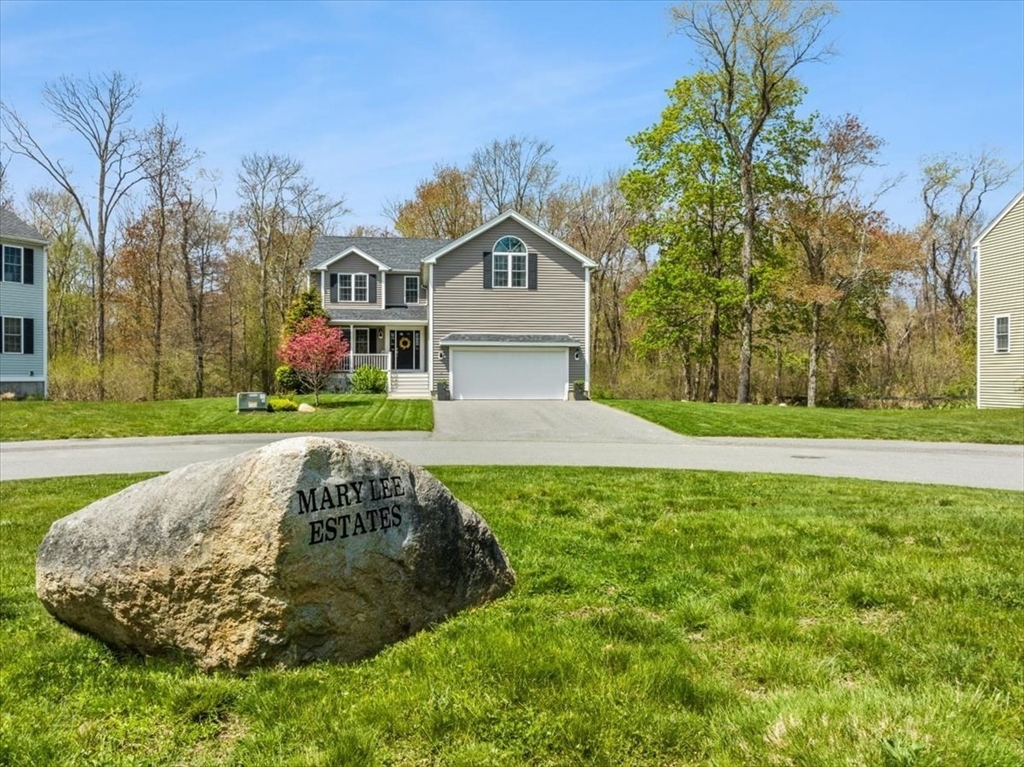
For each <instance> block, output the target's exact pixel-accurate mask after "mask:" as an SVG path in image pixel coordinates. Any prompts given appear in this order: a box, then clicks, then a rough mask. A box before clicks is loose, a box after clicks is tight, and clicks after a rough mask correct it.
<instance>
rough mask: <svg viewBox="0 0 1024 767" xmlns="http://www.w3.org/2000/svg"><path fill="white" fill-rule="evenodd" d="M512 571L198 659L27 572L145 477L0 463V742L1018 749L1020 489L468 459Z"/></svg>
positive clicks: (85, 761)
mask: <svg viewBox="0 0 1024 767" xmlns="http://www.w3.org/2000/svg"><path fill="white" fill-rule="evenodd" d="M435 474H436V475H437V476H438V477H439V478H440V479H442V481H444V482H445V483H446V484H447V485H448V486H449V487H450V488H451V489H452V490H453V492H454V493H455V494H456V495H457V496H458V497H460V498H462V499H464V500H465V501H466V502H468V503H469V504H471V505H472V506H474V507H475V508H476V509H477V510H478V511H480V512H481V513H482V514H483V515H484V517H485V518H486V519H487V520H488V521H489V523H490V524H491V526H492V528H493V529H494V530H495V532H496V534H497V535H498V537H499V540H500V541H501V543H502V545H503V547H504V548H505V550H506V552H507V553H508V555H509V557H510V559H511V561H512V563H513V565H514V566H515V568H516V569H517V572H518V578H519V582H518V585H517V586H516V588H515V589H514V590H513V592H512V593H511V594H509V595H508V596H506V597H505V598H503V599H501V600H499V601H497V602H494V603H492V604H490V605H487V606H485V607H482V608H479V609H475V610H471V611H468V612H465V613H462V614H460V615H458V616H456V617H454V618H453V619H451V620H449V621H447V622H446V623H443V624H441V625H439V626H437V627H436V628H434V629H433V630H431V631H428V632H423V633H420V634H418V635H416V636H414V637H412V638H410V639H408V640H406V641H404V642H402V643H399V644H397V645H394V646H392V647H390V648H389V649H387V650H385V651H384V652H382V653H380V654H379V655H377V656H375V657H373V658H370V659H367V660H365V661H363V662H360V663H357V664H354V665H349V666H341V665H331V664H318V665H315V666H312V667H307V668H303V669H298V670H288V671H285V670H267V671H261V672H258V673H254V674H252V675H250V676H248V677H245V678H236V677H231V676H227V675H212V676H205V675H203V674H200V673H198V672H196V671H194V670H192V669H191V668H190V667H189V666H187V665H185V664H181V663H174V662H170V661H166V660H147V659H141V658H137V657H133V656H127V657H119V656H118V655H116V654H115V653H113V652H111V651H110V650H108V649H107V648H106V647H104V646H103V645H101V644H100V643H98V642H96V641H94V640H92V639H90V638H87V637H84V636H80V635H77V634H75V633H74V632H72V631H71V630H69V629H68V628H66V627H64V626H62V625H60V624H58V623H57V622H56V621H55V620H54V619H53V618H51V617H50V616H49V615H48V614H47V613H46V612H45V610H44V609H43V608H42V606H41V605H40V604H39V602H38V601H37V600H36V598H35V596H34V577H33V564H34V556H35V550H36V547H37V545H38V543H39V541H40V539H41V537H42V536H43V534H44V533H45V531H46V529H47V527H48V525H49V523H50V522H51V521H52V520H53V519H55V518H57V517H60V516H62V515H64V514H66V513H69V512H71V511H73V510H75V509H77V508H79V507H80V506H82V505H84V504H86V503H87V502H89V501H91V500H92V499H94V498H97V497H100V496H103V495H105V494H107V493H110V492H113V491H114V490H116V489H119V488H121V487H123V486H125V485H127V484H129V483H131V482H132V481H134V480H135V479H137V477H125V476H119V477H104V478H74V479H54V480H31V481H23V482H4V483H0V493H2V495H3V497H2V504H0V525H2V527H0V529H2V531H3V534H2V536H0V541H2V551H0V554H2V556H0V568H2V570H0V576H2V577H0V584H2V586H0V588H2V592H0V595H2V598H3V601H2V603H0V636H2V640H0V641H2V646H3V663H2V664H0V763H2V764H10V765H38V764H54V765H90V764H97V765H100V764H102V765H129V764H132V765H134V764H145V765H222V764H228V765H324V766H327V765H474V766H476V765H520V764H526V765H641V764H645V765H697V764H701V765H705V764H714V765H774V764H778V765H783V764H794V765H889V766H892V765H958V766H970V765H977V766H978V767H981V766H983V765H984V767H1001V766H1005V767H1019V765H1021V764H1024V657H1022V653H1021V640H1022V637H1024V590H1022V583H1024V550H1022V549H1024V495H1022V494H1020V493H1012V492H1002V491H981V490H957V489H952V488H948V487H941V488H939V487H936V488H931V487H924V486H916V485H904V484H900V485H896V484H885V483H877V482H864V481H852V480H832V479H817V478H806V477H801V478H795V477H786V476H769V475H739V474H727V473H711V472H681V471H637V470H632V469H631V470H617V469H567V468H530V469H522V468H489V467H474V468H458V467H446V468H443V469H438V470H436V471H435Z"/></svg>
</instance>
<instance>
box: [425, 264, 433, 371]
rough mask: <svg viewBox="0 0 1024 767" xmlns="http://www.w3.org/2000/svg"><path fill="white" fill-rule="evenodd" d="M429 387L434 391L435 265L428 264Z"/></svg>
mask: <svg viewBox="0 0 1024 767" xmlns="http://www.w3.org/2000/svg"><path fill="white" fill-rule="evenodd" d="M426 346H427V349H428V350H429V351H428V353H427V388H428V389H430V391H434V265H433V264H427V344H426Z"/></svg>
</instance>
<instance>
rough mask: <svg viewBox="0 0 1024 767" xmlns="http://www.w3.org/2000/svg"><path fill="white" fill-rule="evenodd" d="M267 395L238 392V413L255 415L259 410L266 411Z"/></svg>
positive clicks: (255, 392) (258, 392) (254, 392)
mask: <svg viewBox="0 0 1024 767" xmlns="http://www.w3.org/2000/svg"><path fill="white" fill-rule="evenodd" d="M266 409H267V395H266V394H265V393H264V392H261V391H240V392H238V409H237V411H236V412H238V413H254V412H256V411H257V410H263V411H266Z"/></svg>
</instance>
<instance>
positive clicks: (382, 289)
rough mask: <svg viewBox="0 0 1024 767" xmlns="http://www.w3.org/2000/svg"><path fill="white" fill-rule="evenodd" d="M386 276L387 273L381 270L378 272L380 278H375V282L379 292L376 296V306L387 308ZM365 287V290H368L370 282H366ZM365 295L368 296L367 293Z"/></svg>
mask: <svg viewBox="0 0 1024 767" xmlns="http://www.w3.org/2000/svg"><path fill="white" fill-rule="evenodd" d="M387 278H388V276H387V274H385V273H384V272H381V273H380V278H379V279H378V280H377V284H378V290H377V292H378V293H380V295H379V296H377V305H378V308H380V309H387V308H388V281H387ZM366 289H367V291H369V289H370V283H366ZM367 296H369V293H367Z"/></svg>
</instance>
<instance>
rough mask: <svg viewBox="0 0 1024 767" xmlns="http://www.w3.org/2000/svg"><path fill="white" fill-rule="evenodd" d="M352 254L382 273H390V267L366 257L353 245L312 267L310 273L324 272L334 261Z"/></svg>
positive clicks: (371, 257) (368, 256)
mask: <svg viewBox="0 0 1024 767" xmlns="http://www.w3.org/2000/svg"><path fill="white" fill-rule="evenodd" d="M352 254H355V255H357V256H359V257H360V258H364V259H366V260H367V261H369V262H370V263H371V264H373V265H374V266H376V267H377V268H378V269H380V270H381V271H382V272H389V271H391V267H390V266H388V265H387V264H385V263H383V262H381V261H378V260H377V259H376V258H374V257H373V256H370V255H367V254H366V253H365V252H363V251H362V250H360V249H359V248H357V247H356V246H355V245H352V246H351V247H348V248H345V250H343V251H341V252H340V253H338V254H337V255H336V256H331V257H330V258H328V259H326V260H325V261H321V262H320V263H319V264H317V265H316V266H314V267H313V268H312V269H311V270H310V271H313V272H317V271H324V270H326V269H327V267H329V266H330V265H331V264H333V263H334V262H335V261H340V260H341V259H343V258H344V257H345V256H350V255H352Z"/></svg>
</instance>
